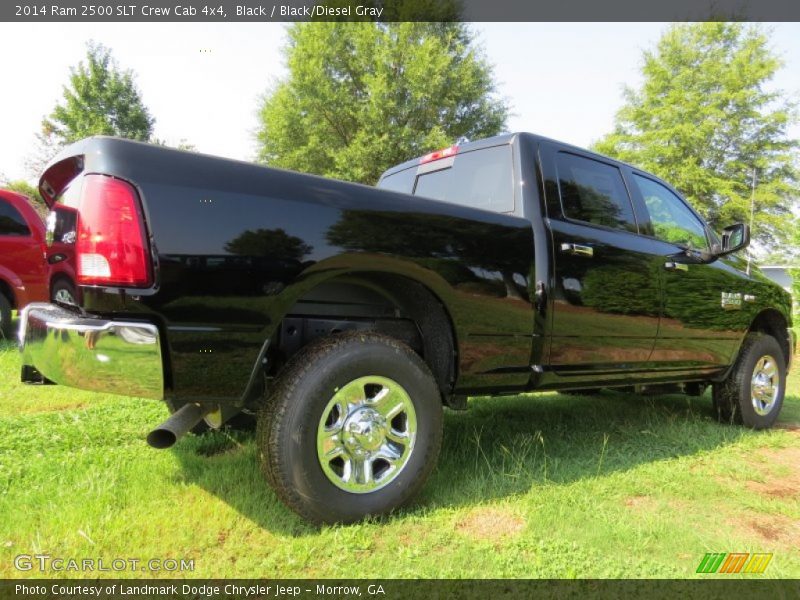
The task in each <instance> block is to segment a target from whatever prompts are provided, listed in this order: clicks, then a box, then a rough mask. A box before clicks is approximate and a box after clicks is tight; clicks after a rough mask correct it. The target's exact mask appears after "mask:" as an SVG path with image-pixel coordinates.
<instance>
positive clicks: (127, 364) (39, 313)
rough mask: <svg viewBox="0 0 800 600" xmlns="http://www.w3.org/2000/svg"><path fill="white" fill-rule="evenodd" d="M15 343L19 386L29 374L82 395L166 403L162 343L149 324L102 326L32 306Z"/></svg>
mask: <svg viewBox="0 0 800 600" xmlns="http://www.w3.org/2000/svg"><path fill="white" fill-rule="evenodd" d="M19 342H20V350H21V352H22V365H23V367H22V373H23V381H25V380H30V379H31V378H30V376H29V374H30V370H31V368H33V369H35V370H36V371H38V372H39V373H40V374H41V375H42V376H44V377H45V378H47V379H49V380H50V381H53V382H55V383H58V384H62V385H67V386H71V387H76V388H80V389H84V390H91V391H95V392H110V393H114V394H122V395H125V396H139V397H143V398H155V399H159V400H160V399H162V398H163V397H164V368H163V363H162V361H161V343H160V340H159V333H158V328H157V327H156V326H155V325H151V324H150V323H137V322H132V321H130V322H123V321H105V320H103V319H99V318H94V317H90V316H85V315H84V316H81V315H79V314H77V313H75V312H72V311H69V310H66V309H64V308H61V307H60V306H56V305H55V304H44V303H33V304H29V305H28V306H26V307H25V308H24V309H23V311H22V315H21V317H20V325H19ZM26 374H27V375H26Z"/></svg>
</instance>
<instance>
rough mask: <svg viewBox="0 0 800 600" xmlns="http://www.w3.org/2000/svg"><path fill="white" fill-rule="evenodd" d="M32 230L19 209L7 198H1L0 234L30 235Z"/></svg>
mask: <svg viewBox="0 0 800 600" xmlns="http://www.w3.org/2000/svg"><path fill="white" fill-rule="evenodd" d="M30 234H31V230H30V229H28V224H27V223H26V222H25V219H23V218H22V215H21V214H20V213H19V211H18V210H17V209H16V208H15V207H14V206H12V205H11V204H10V203H9V202H7V201H6V200H3V199H0V235H15V236H20V235H30Z"/></svg>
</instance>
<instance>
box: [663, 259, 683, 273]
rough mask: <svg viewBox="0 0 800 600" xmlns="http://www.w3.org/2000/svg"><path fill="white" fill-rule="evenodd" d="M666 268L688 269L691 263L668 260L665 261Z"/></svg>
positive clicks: (673, 269) (668, 269)
mask: <svg viewBox="0 0 800 600" xmlns="http://www.w3.org/2000/svg"><path fill="white" fill-rule="evenodd" d="M664 268H665V269H666V270H667V271H688V270H689V265H687V264H684V263H678V262H674V261H667V262H665V263H664Z"/></svg>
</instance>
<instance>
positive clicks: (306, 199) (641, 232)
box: [20, 133, 795, 522]
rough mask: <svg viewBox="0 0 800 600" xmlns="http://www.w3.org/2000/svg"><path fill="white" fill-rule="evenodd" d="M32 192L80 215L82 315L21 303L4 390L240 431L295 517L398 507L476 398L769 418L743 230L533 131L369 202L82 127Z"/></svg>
mask: <svg viewBox="0 0 800 600" xmlns="http://www.w3.org/2000/svg"><path fill="white" fill-rule="evenodd" d="M40 190H41V192H42V194H43V195H44V197H45V198H46V199H47V200H48V202H50V203H51V204H60V205H62V206H65V207H67V208H69V209H71V210H74V211H76V212H77V236H76V245H75V253H76V259H77V271H78V280H79V284H80V286H81V290H82V301H81V306H80V307H75V306H68V305H56V304H36V305H33V306H30V307H29V308H28V309H26V310H25V311H24V314H23V316H22V320H21V328H20V341H21V349H22V357H23V359H22V363H23V365H24V366H23V368H22V377H23V380H26V381H43V380H44V381H50V382H55V383H58V384H63V385H70V386H75V387H80V388H85V389H90V390H99V391H107V392H115V393H120V394H126V395H134V396H142V397H148V398H156V399H160V400H164V401H165V402H166V403H167V405H168V407H169V409H170V411H171V412H172V416H171V417H170V418H169V419H167V420H166V421H165V422H164V423H163V424H162V425H160V426H159V427H157V428H156V429H155V430H153V431H152V432H151V433H150V435H149V436H148V441H149V442H150V444H151V445H153V446H155V447H167V446H170V445H171V444H172V443H174V442H175V440H176V439H177V438H178V437H180V436H181V435H183V434H184V433H186V432H187V431H188V430H190V429H192V428H195V427H198V426H211V427H219V426H221V425H223V424H224V423H226V422H227V423H230V422H232V421H233V422H239V421H242V420H245V419H248V418H249V419H256V420H257V430H258V433H257V445H258V453H259V456H260V460H261V465H262V469H263V472H264V475H265V476H266V478H267V479H268V480H269V482H270V484H271V485H272V487H273V488H274V489H275V491H276V493H277V495H278V496H279V498H280V499H281V500H282V501H283V502H285V503H286V504H287V505H288V506H289V507H290V508H292V509H294V510H295V511H296V512H298V513H299V514H300V515H302V516H303V517H305V518H306V519H309V520H311V521H314V522H350V521H354V520H358V519H360V518H362V517H364V516H365V515H375V514H381V513H386V512H388V511H391V510H392V509H394V508H396V507H397V506H399V505H401V504H403V503H404V502H405V501H407V500H409V499H410V498H411V497H412V496H413V495H414V494H415V493H416V492H417V491H418V490H419V489H420V487H421V486H422V485H423V483H424V481H425V479H426V478H427V476H428V475H429V473H430V472H431V470H432V469H433V467H434V464H435V462H436V458H437V454H438V451H439V446H440V441H441V436H442V407H443V406H449V407H452V408H463V407H465V405H466V401H465V399H466V397H467V396H468V395H470V394H480V395H489V394H514V393H519V392H524V391H531V390H580V389H586V388H597V387H622V386H625V387H630V386H634V387H635V389H642V388H644V387H652V388H654V389H659V390H663V389H678V390H681V391H684V392H685V393H688V394H700V393H702V391H703V390H704V389H705V387H706V386H708V385H713V402H714V410H715V413H716V415H717V417H718V418H719V419H720V420H721V421H731V422H738V423H742V424H744V425H745V426H748V427H752V428H764V427H769V426H770V425H772V424H773V423H774V422H775V419H776V418H777V416H778V412H779V411H780V409H781V404H782V402H783V396H784V391H785V387H786V373H787V370H788V368H789V364H790V362H791V357H792V353H793V348H794V344H795V340H794V339H793V334H792V333H791V313H790V305H791V300H790V297H789V295H788V294H787V293H786V292H785V291H784V290H782V289H781V288H779V287H778V286H777V285H775V284H773V283H771V282H770V281H768V280H767V279H765V278H764V277H763V276H762V275H761V274H759V272H758V270H757V269H752V270H748V269H747V268H746V264H745V262H743V260H742V259H741V258H739V257H737V256H735V255H734V253H735V251H737V250H740V249H742V248H744V247H745V246H746V245H747V243H748V241H749V230H748V228H747V227H746V226H744V225H734V226H731V227H729V228H727V229H726V230H725V231H724V232H723V234H722V236H721V237H718V235H717V234H716V233H715V232H714V231H712V230H711V229H710V228H709V227H708V226H707V225H706V223H705V222H704V221H703V219H702V218H700V216H699V215H698V214H697V213H696V212H695V211H694V210H692V208H691V207H690V206H689V205H688V204H687V203H686V202H685V201H684V200H683V199H682V198H681V197H680V195H679V194H678V193H677V192H676V191H675V190H674V189H673V188H671V187H670V186H669V185H667V184H666V183H664V182H663V181H661V180H659V179H658V178H656V177H654V176H652V175H650V174H648V173H645V172H643V171H640V170H638V169H636V168H635V167H632V166H629V165H626V164H622V163H619V162H616V161H614V160H611V159H608V158H605V157H603V156H598V155H596V154H593V153H590V152H587V151H585V150H581V149H579V148H575V147H572V146H568V145H565V144H561V143H558V142H555V141H552V140H548V139H544V138H541V137H538V136H535V135H531V134H526V133H521V134H513V135H503V136H499V137H495V138H491V139H487V140H482V141H476V142H470V143H466V144H462V145H460V146H458V147H455V146H454V147H452V148H448V149H446V150H442V151H439V152H434V153H431V154H429V155H426V156H424V157H422V158H420V159H416V160H412V161H409V162H407V163H404V164H402V165H399V166H397V167H394V168H392V169H390V170H389V171H387V172H386V173H385V174H384V175H383V176H382V178H381V180H380V182H379V184H378V189H376V188H372V187H367V186H362V185H356V184H350V183H344V182H341V181H333V180H329V179H323V178H320V177H314V176H310V175H304V174H300V173H293V172H288V171H282V170H277V169H271V168H266V167H262V166H256V165H251V164H246V163H241V162H234V161H230V160H223V159H219V158H214V157H210V156H203V155H199V154H192V153H186V152H179V151H176V150H171V149H168V148H164V147H157V146H149V145H145V144H140V143H136V142H130V141H123V140H118V139H111V138H92V139H88V140H85V141H83V142H79V143H77V144H75V145H73V146H70V147H68V148H67V149H66V150H64V151H63V153H62V154H61V155H60V156H59V157H57V158H56V159H55V160H54V162H53V163H51V165H50V166H49V167H48V168H47V169H46V171H45V172H44V174H43V176H42V178H41V183H40ZM531 401H535V399H532V400H531ZM203 420H205V423H206V424H207V425H203V423H202V421H203Z"/></svg>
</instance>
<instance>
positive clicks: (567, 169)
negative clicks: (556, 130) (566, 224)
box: [556, 152, 638, 232]
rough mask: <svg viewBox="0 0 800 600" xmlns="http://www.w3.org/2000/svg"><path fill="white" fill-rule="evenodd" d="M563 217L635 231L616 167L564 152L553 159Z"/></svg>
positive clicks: (631, 209) (623, 183) (624, 188)
mask: <svg viewBox="0 0 800 600" xmlns="http://www.w3.org/2000/svg"><path fill="white" fill-rule="evenodd" d="M556 168H557V170H558V187H559V191H560V192H561V208H562V210H563V211H564V216H566V217H567V218H569V219H574V220H576V221H584V222H586V223H591V224H592V225H601V226H603V227H610V228H612V229H623V230H626V231H632V232H637V231H638V229H637V227H636V218H635V216H634V214H633V205H632V204H631V200H630V197H629V196H628V190H627V188H626V187H625V182H624V181H623V179H622V173H620V171H619V169H618V168H617V167H614V166H612V165H609V164H606V163H602V162H600V161H597V160H592V159H590V158H585V157H583V156H578V155H576V154H571V153H568V152H559V153H558V155H557V157H556Z"/></svg>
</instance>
